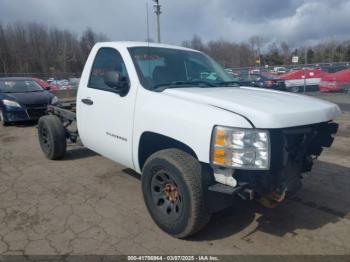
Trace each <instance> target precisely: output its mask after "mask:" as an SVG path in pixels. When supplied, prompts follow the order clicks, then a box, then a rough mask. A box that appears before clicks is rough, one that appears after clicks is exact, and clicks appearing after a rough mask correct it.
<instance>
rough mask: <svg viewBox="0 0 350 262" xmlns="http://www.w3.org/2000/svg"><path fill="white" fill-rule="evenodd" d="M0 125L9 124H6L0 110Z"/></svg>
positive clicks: (7, 123)
mask: <svg viewBox="0 0 350 262" xmlns="http://www.w3.org/2000/svg"><path fill="white" fill-rule="evenodd" d="M0 123H1V124H2V125H3V126H8V125H9V122H7V121H6V120H5V117H4V113H3V112H2V111H1V110H0Z"/></svg>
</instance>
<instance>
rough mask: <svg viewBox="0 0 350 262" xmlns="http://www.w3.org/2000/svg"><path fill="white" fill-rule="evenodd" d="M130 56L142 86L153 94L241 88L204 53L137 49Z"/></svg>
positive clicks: (131, 50) (154, 48)
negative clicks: (178, 89) (179, 89)
mask: <svg viewBox="0 0 350 262" xmlns="http://www.w3.org/2000/svg"><path fill="white" fill-rule="evenodd" d="M129 52H130V54H131V57H132V59H133V61H134V64H135V67H136V69H137V72H138V76H139V78H140V81H141V83H142V85H143V86H144V87H145V88H147V89H150V90H159V88H160V89H165V88H172V87H191V86H192V87H193V85H196V86H200V87H217V86H227V85H230V86H232V85H237V83H236V82H234V81H233V78H232V77H231V76H230V75H229V74H228V73H227V72H226V71H225V70H224V69H223V68H222V67H221V66H220V65H219V64H218V63H216V62H215V61H214V60H213V59H211V58H210V57H209V56H207V55H205V54H203V53H200V52H196V51H187V50H180V49H170V48H158V47H133V48H129Z"/></svg>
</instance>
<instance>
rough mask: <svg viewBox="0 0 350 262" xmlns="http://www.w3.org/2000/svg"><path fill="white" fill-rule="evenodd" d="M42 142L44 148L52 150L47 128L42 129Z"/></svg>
mask: <svg viewBox="0 0 350 262" xmlns="http://www.w3.org/2000/svg"><path fill="white" fill-rule="evenodd" d="M40 133H41V141H42V144H43V146H44V147H45V148H46V149H47V150H49V149H50V143H49V140H48V139H49V138H48V133H47V129H46V128H45V127H42V128H41V132H40Z"/></svg>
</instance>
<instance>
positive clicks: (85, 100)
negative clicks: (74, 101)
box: [81, 98, 94, 106]
mask: <svg viewBox="0 0 350 262" xmlns="http://www.w3.org/2000/svg"><path fill="white" fill-rule="evenodd" d="M81 102H83V103H84V104H86V105H89V106H91V105H93V104H94V101H92V100H91V99H89V98H83V99H82V100H81Z"/></svg>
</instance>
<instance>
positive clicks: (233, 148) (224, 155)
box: [211, 126, 270, 170]
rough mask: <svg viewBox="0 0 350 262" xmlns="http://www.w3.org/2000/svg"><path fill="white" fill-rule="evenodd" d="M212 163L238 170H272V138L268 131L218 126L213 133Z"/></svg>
mask: <svg viewBox="0 0 350 262" xmlns="http://www.w3.org/2000/svg"><path fill="white" fill-rule="evenodd" d="M212 143H213V144H212V147H211V162H212V164H214V165H217V166H224V167H233V168H237V169H251V170H256V169H260V170H267V169H269V168H270V136H269V132H268V131H267V130H257V129H240V128H228V127H220V126H217V127H215V128H214V131H213V139H212Z"/></svg>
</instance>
